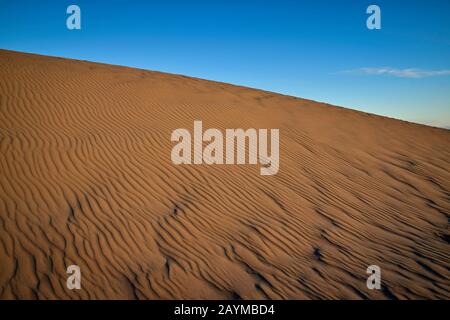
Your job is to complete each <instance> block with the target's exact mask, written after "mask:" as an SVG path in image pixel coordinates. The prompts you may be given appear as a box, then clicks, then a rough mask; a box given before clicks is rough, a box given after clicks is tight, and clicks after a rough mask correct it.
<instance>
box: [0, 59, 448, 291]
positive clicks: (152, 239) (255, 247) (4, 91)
mask: <svg viewBox="0 0 450 320" xmlns="http://www.w3.org/2000/svg"><path fill="white" fill-rule="evenodd" d="M196 119H199V120H203V124H204V126H205V127H208V128H210V127H215V128H219V129H225V128H251V127H253V128H279V129H280V140H281V145H280V153H281V156H280V162H281V165H280V171H279V173H278V174H277V175H274V176H261V175H260V174H259V167H257V166H226V165H223V166H207V165H200V166H175V165H173V164H172V162H171V160H170V151H171V148H172V146H173V145H174V144H173V143H172V142H171V141H170V135H171V132H172V130H174V129H176V128H182V127H187V128H192V125H193V121H194V120H196ZM0 130H1V131H0V134H1V136H0V150H1V151H0V179H1V180H0V263H1V268H0V298H2V299H15V298H20V299H23V298H31V299H34V298H39V299H56V298H64V299H72V298H74V299H78V298H83V299H88V298H93V299H96V298H125V299H127V298H130V299H134V298H143V299H146V298H151V299H155V298H163V299H165V298H168V299H173V298H242V299H250V298H257V299H259V298H263V299H264V298H269V299H291V298H294V299H297V298H312V299H315V298H351V299H354V298H355V299H358V298H377V299H384V298H400V299H405V298H447V299H448V298H450V244H449V241H450V240H449V239H450V231H449V219H450V218H449V217H450V201H449V200H450V199H449V198H450V194H449V190H450V174H449V169H450V163H449V159H450V131H448V130H443V129H436V128H431V127H426V126H422V125H416V124H411V123H406V122H401V121H397V120H393V119H388V118H383V117H378V116H373V115H369V114H365V113H361V112H356V111H352V110H347V109H343V108H337V107H333V106H330V105H325V104H321V103H316V102H313V101H308V100H302V99H297V98H293V97H287V96H282V95H277V94H274V93H269V92H264V91H259V90H254V89H249V88H243V87H238V86H232V85H228V84H223V83H216V82H210V81H205V80H199V79H192V78H187V77H183V76H177V75H167V74H163V73H157V72H150V71H144V70H136V69H131V68H125V67H118V66H110V65H102V64H96V63H89V62H81V61H72V60H65V59H59V58H50V57H44V56H37V55H29V54H22V53H14V52H9V51H0ZM70 264H77V265H79V266H80V267H81V271H82V290H78V291H77V290H74V291H69V290H68V289H67V288H66V286H65V284H66V278H67V274H66V267H67V266H68V265H70ZM371 264H377V265H379V266H380V267H381V268H382V284H383V289H382V290H380V291H376V290H375V291H370V290H368V289H367V287H366V276H367V275H366V268H367V266H368V265H371Z"/></svg>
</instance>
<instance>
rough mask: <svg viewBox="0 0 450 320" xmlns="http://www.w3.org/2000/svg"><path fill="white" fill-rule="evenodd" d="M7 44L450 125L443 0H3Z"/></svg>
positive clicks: (2, 39) (449, 25) (0, 13)
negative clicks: (70, 20) (371, 10)
mask: <svg viewBox="0 0 450 320" xmlns="http://www.w3.org/2000/svg"><path fill="white" fill-rule="evenodd" d="M70 4H76V5H78V6H80V8H81V27H82V28H81V30H72V31H70V30H68V29H67V28H66V18H67V17H68V15H67V14H66V8H67V6H68V5H70ZM370 4H377V5H379V6H380V8H381V19H382V29H381V30H373V31H371V30H368V29H367V28H366V19H367V17H368V15H367V14H366V8H367V6H368V5H370ZM0 48H3V49H11V50H18V51H25V52H32V53H40V54H46V55H54V56H63V57H69V58H76V59H83V60H90V61H98V62H106V63H112V64H119V65H127V66H133V67H139V68H144V69H150V70H158V71H163V72H170V73H178V74H184V75H189V76H194V77H200V78H205V79H211V80H218V81H223V82H229V83H234V84H239V85H245V86H249V87H255V88H260V89H266V90H270V91H275V92H280V93H285V94H289V95H294V96H298V97H303V98H309V99H313V100H318V101H324V102H328V103H331V104H336V105H341V106H345V107H349V108H353V109H358V110H363V111H367V112H371V113H376V114H381V115H387V116H390V117H395V118H399V119H405V120H409V121H414V122H420V123H426V124H431V125H435V126H443V127H450V71H449V70H450V1H448V0H435V1H425V0H423V1H419V0H415V1H413V0H411V1H406V0H390V1H378V0H377V1H375V0H374V1H365V0H328V1H324V0H315V1H313V0H310V1H300V0H297V1H264V0H259V1H244V0H240V1H234V0H226V1H220V0H209V1H189V0H184V1H167V0H165V1H158V2H157V1H151V0H149V1H139V0H136V1H131V0H128V1H94V0H72V1H64V0H56V1H46V0H40V1H30V0H0ZM408 69H414V70H412V71H411V70H408ZM416 69H417V70H416Z"/></svg>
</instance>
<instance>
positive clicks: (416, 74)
mask: <svg viewBox="0 0 450 320" xmlns="http://www.w3.org/2000/svg"><path fill="white" fill-rule="evenodd" d="M341 73H345V74H356V75H389V76H393V77H397V78H416V79H418V78H426V77H437V76H448V75H450V70H448V69H444V70H422V69H414V68H410V69H395V68H390V67H381V68H359V69H353V70H345V71H342V72H341Z"/></svg>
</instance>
